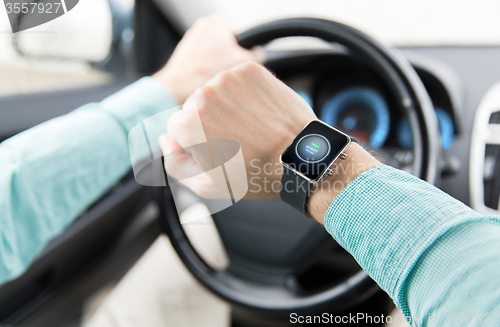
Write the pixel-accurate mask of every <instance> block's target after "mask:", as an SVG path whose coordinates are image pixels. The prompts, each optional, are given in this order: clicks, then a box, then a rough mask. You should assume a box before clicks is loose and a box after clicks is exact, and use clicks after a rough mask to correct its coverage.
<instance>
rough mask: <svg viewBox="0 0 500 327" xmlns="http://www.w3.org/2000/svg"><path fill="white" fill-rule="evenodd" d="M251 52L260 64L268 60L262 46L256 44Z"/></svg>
mask: <svg viewBox="0 0 500 327" xmlns="http://www.w3.org/2000/svg"><path fill="white" fill-rule="evenodd" d="M250 53H251V55H252V57H253V60H254V61H255V62H257V63H259V64H263V63H265V62H266V51H264V49H263V48H262V47H261V46H258V45H256V46H254V47H253V48H252V49H251V50H250Z"/></svg>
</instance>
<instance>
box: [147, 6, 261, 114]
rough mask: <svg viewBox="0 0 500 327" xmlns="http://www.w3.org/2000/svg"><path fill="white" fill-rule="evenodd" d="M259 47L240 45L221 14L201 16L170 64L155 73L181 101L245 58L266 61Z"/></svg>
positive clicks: (180, 44)
mask: <svg viewBox="0 0 500 327" xmlns="http://www.w3.org/2000/svg"><path fill="white" fill-rule="evenodd" d="M264 60H265V52H264V50H263V49H262V48H260V47H255V48H254V49H252V50H247V49H244V48H242V47H240V46H239V45H238V43H237V42H236V37H235V34H234V31H233V30H232V28H231V26H230V25H229V23H228V22H226V21H225V20H224V19H223V18H222V17H220V16H218V15H214V16H209V17H205V18H200V19H198V20H197V21H196V22H195V23H194V24H193V26H192V27H191V28H190V29H189V30H188V31H187V32H186V34H185V35H184V37H183V38H182V40H181V41H180V42H179V44H178V45H177V47H176V48H175V51H174V53H173V54H172V56H171V57H170V59H169V61H168V63H167V65H166V66H165V67H164V68H162V69H161V70H160V71H159V72H158V73H156V74H154V75H153V77H154V78H156V79H158V80H159V81H160V82H161V83H163V84H164V85H165V87H166V88H167V89H168V90H169V91H170V92H171V93H172V94H173V95H174V97H175V99H176V100H177V103H179V104H182V103H184V101H186V99H187V97H188V96H189V95H191V94H192V93H193V92H194V91H195V90H196V89H197V88H198V87H200V86H202V85H203V84H204V83H205V82H207V81H208V80H209V79H211V78H212V77H214V76H215V75H217V74H218V73H220V72H221V71H224V70H227V69H230V68H232V67H234V66H236V65H238V64H240V63H243V62H245V61H254V62H257V63H263V62H264Z"/></svg>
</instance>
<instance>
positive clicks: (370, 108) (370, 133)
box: [320, 87, 390, 148]
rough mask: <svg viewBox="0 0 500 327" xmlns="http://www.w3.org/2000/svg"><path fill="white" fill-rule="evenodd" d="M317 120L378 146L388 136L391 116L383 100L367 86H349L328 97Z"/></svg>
mask: <svg viewBox="0 0 500 327" xmlns="http://www.w3.org/2000/svg"><path fill="white" fill-rule="evenodd" d="M320 118H321V120H323V121H324V122H325V123H327V124H329V125H331V126H335V127H336V128H338V129H340V130H343V131H344V132H346V133H348V134H350V135H352V136H354V137H356V138H358V139H359V140H361V141H363V142H366V143H369V144H371V145H372V146H373V147H377V148H378V147H381V146H382V145H383V144H384V142H385V141H386V139H387V136H388V135H389V128H390V115H389V109H388V106H387V103H386V101H385V99H384V97H383V96H382V95H381V94H380V93H379V92H377V91H375V90H373V89H370V88H367V87H351V88H347V89H344V90H342V91H340V92H339V93H337V94H336V95H334V96H333V97H331V98H330V99H329V100H328V101H327V102H326V103H325V105H324V106H323V109H322V110H321V113H320Z"/></svg>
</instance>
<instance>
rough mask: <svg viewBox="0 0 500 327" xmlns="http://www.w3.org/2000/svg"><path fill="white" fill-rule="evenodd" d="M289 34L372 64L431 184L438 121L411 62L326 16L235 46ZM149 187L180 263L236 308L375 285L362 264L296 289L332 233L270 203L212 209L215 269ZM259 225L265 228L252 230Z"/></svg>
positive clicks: (300, 309) (353, 299)
mask: <svg viewBox="0 0 500 327" xmlns="http://www.w3.org/2000/svg"><path fill="white" fill-rule="evenodd" d="M290 36H309V37H317V38H320V39H323V40H324V41H326V42H335V43H340V44H342V45H344V46H345V47H347V48H348V49H349V51H350V53H352V54H355V55H356V56H357V57H358V58H362V59H363V60H364V61H365V62H368V63H369V64H370V66H371V67H372V68H373V69H374V70H375V71H376V72H377V73H378V74H379V75H380V77H381V78H382V79H383V80H384V81H385V82H386V83H387V86H388V87H389V89H390V91H391V92H392V95H393V96H394V98H395V99H396V103H397V104H398V105H399V106H400V107H401V109H402V110H403V111H404V112H405V113H406V114H407V116H408V117H409V121H410V124H411V127H412V133H413V140H414V148H413V151H414V163H413V174H414V175H416V176H418V177H420V178H422V179H425V180H426V181H428V182H430V183H433V182H434V180H435V177H436V170H437V160H438V155H439V136H438V128H437V122H436V119H435V117H434V110H433V107H432V104H431V101H430V99H429V96H428V95H427V92H426V90H425V88H424V86H423V84H422V82H421V81H420V79H419V78H418V76H417V74H416V72H415V71H414V70H413V68H412V67H411V66H410V64H409V63H408V62H407V61H406V60H405V59H404V58H403V57H402V56H401V55H399V54H398V53H397V52H396V51H394V50H390V49H387V48H386V47H384V46H382V45H381V44H380V43H378V42H376V41H375V40H373V39H372V38H370V37H369V36H367V35H365V34H363V33H361V32H359V31H358V30H356V29H353V28H351V27H349V26H346V25H342V24H339V23H336V22H332V21H327V20H319V19H311V18H297V19H286V20H279V21H275V22H271V23H267V24H264V25H260V26H258V27H255V28H252V29H250V30H248V31H246V32H244V33H242V34H240V35H239V36H238V37H237V39H238V42H239V44H240V45H241V46H243V47H245V48H251V47H252V46H255V45H262V44H266V43H268V42H269V41H272V40H274V39H277V38H282V37H290ZM155 193H156V199H157V201H158V204H159V207H160V215H161V216H160V217H161V223H162V225H163V227H164V230H165V232H166V233H167V234H168V236H169V237H170V241H171V243H172V245H173V247H174V249H175V250H176V251H177V253H178V255H179V257H180V258H181V259H182V261H183V262H184V264H185V265H186V267H187V268H188V269H189V271H190V272H191V273H192V274H193V275H194V276H195V277H196V278H197V279H198V280H199V281H200V282H201V283H202V284H203V285H205V286H206V287H207V288H209V289H210V290H212V291H213V292H214V293H215V294H217V295H218V296H220V297H222V298H223V299H226V300H227V301H230V302H231V303H233V304H235V305H237V306H240V307H244V308H250V309H254V310H258V311H261V312H266V313H272V314H288V313H290V312H297V313H310V312H314V311H320V310H324V309H329V310H332V308H333V309H334V310H340V309H344V308H346V307H349V306H352V305H353V304H355V303H359V302H361V301H363V300H364V299H366V298H368V297H369V296H370V295H372V294H373V293H374V292H375V291H376V290H377V289H378V288H377V286H376V285H375V283H374V282H373V281H372V279H371V278H370V277H369V276H368V275H367V274H366V273H365V272H364V271H363V270H358V271H357V272H355V273H353V274H352V275H350V276H348V277H346V278H344V279H342V280H341V281H340V282H338V283H335V284H332V285H329V286H328V287H324V288H318V289H316V290H314V291H304V290H302V289H301V288H300V287H298V286H297V285H298V282H297V278H296V272H297V270H299V267H300V265H301V264H302V263H303V262H304V261H306V260H307V259H308V258H311V257H312V255H313V254H314V253H315V251H317V249H318V247H319V246H320V244H321V242H322V240H324V239H325V237H330V236H329V235H328V234H327V233H326V232H325V231H324V229H323V228H318V226H317V224H315V223H313V222H311V221H310V220H308V219H306V218H305V217H304V216H302V215H301V214H300V213H298V212H295V211H294V210H293V209H291V208H290V207H288V206H286V205H284V204H282V203H280V202H276V201H273V202H270V201H244V200H243V201H239V202H238V203H236V204H235V205H233V206H232V207H229V208H227V209H225V210H223V211H221V212H219V213H217V214H214V215H213V218H214V221H215V223H216V226H217V228H218V230H219V233H220V235H221V237H222V240H223V243H224V245H225V247H226V250H227V252H228V255H229V258H230V261H231V263H230V265H229V267H228V268H226V269H224V270H214V269H212V268H211V267H210V266H209V265H207V264H206V263H205V261H204V260H203V259H202V258H201V257H200V256H199V255H198V254H197V252H196V251H195V249H194V248H193V246H192V245H191V243H190V242H189V240H188V238H187V236H186V234H185V232H184V230H183V228H182V225H181V223H180V220H179V217H178V214H177V210H176V208H175V203H174V200H173V197H172V193H171V191H170V189H169V188H168V187H164V188H155ZM258 227H261V228H262V230H261V231H264V233H261V234H258V232H256V233H255V234H252V230H254V229H255V228H258ZM284 229H285V230H286V231H285V232H283V230H284ZM235 233H236V234H238V233H240V234H238V235H235ZM275 233H276V234H275ZM284 233H285V234H286V233H288V234H286V235H288V238H287V237H284V236H283V235H285V234H284ZM252 235H253V236H254V237H252ZM245 238H246V240H245ZM242 243H243V244H242Z"/></svg>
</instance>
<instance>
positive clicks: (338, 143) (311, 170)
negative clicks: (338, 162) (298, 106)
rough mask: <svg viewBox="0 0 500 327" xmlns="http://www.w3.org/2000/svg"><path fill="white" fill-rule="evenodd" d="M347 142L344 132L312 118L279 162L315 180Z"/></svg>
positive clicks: (312, 180) (347, 137) (348, 141)
mask: <svg viewBox="0 0 500 327" xmlns="http://www.w3.org/2000/svg"><path fill="white" fill-rule="evenodd" d="M349 143H350V139H349V136H347V135H346V134H344V133H342V132H341V131H339V130H337V129H335V128H333V127H330V126H328V125H326V124H325V123H323V122H320V121H317V120H313V121H311V122H310V123H309V124H308V125H307V126H306V127H304V129H303V130H302V131H301V132H300V133H299V135H298V136H297V137H296V138H295V140H294V141H293V142H292V144H290V146H289V147H288V148H287V149H286V150H285V152H283V154H282V155H281V162H282V163H283V164H284V165H286V166H288V167H289V168H292V169H294V170H296V171H297V172H299V173H301V174H302V175H303V176H304V177H306V178H307V179H309V180H310V181H311V182H315V181H318V180H319V179H320V178H321V176H323V174H324V173H325V171H326V169H327V168H328V167H329V166H330V164H331V163H332V162H333V161H334V160H335V159H336V158H337V157H338V156H339V155H340V153H342V151H343V150H344V148H345V147H346V146H347V145H349Z"/></svg>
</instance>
